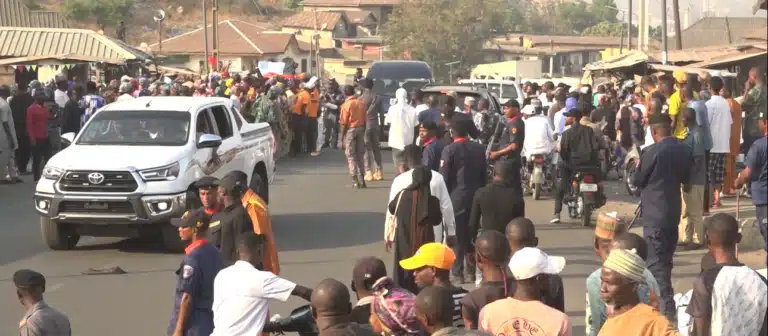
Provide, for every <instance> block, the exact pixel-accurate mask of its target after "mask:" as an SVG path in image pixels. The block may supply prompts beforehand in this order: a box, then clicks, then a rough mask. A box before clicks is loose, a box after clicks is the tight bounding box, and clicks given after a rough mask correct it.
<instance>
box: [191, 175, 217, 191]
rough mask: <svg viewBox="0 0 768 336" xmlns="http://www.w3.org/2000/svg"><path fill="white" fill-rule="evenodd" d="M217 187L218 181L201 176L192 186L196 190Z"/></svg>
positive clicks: (211, 177) (210, 177)
mask: <svg viewBox="0 0 768 336" xmlns="http://www.w3.org/2000/svg"><path fill="white" fill-rule="evenodd" d="M218 185H219V179H217V178H215V177H213V176H203V177H202V178H200V179H199V180H197V182H195V184H194V186H195V188H198V189H211V188H214V187H217V186H218Z"/></svg>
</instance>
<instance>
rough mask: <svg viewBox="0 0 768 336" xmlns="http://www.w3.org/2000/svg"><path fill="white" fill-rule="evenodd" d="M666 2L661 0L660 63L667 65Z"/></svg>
mask: <svg viewBox="0 0 768 336" xmlns="http://www.w3.org/2000/svg"><path fill="white" fill-rule="evenodd" d="M667 31H668V29H667V0H661V47H662V48H663V49H662V52H661V63H662V64H664V65H666V64H667V52H668V50H669V49H667Z"/></svg>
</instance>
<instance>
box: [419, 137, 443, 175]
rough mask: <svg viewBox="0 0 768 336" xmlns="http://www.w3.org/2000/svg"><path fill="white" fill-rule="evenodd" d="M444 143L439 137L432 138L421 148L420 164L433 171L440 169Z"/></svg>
mask: <svg viewBox="0 0 768 336" xmlns="http://www.w3.org/2000/svg"><path fill="white" fill-rule="evenodd" d="M443 148H445V144H444V143H443V142H442V141H440V139H433V140H432V141H430V142H429V143H427V144H425V145H424V147H422V149H421V164H423V165H424V166H425V167H429V169H431V170H434V171H440V158H441V156H442V154H443Z"/></svg>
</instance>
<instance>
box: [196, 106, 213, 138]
mask: <svg viewBox="0 0 768 336" xmlns="http://www.w3.org/2000/svg"><path fill="white" fill-rule="evenodd" d="M195 130H196V131H195V132H197V134H198V135H199V134H216V132H215V131H214V129H213V127H212V126H211V120H210V118H209V116H208V110H207V109H206V110H202V111H200V113H198V114H197V121H196V122H195Z"/></svg>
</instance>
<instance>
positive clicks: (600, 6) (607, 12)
mask: <svg viewBox="0 0 768 336" xmlns="http://www.w3.org/2000/svg"><path fill="white" fill-rule="evenodd" d="M615 8H616V2H615V1H614V0H593V1H592V6H591V8H590V11H591V12H592V14H593V15H594V16H595V19H597V20H600V21H601V22H602V21H607V22H610V23H615V22H617V21H618V20H617V19H616V16H617V15H618V14H619V11H618V10H617V9H615Z"/></svg>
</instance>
